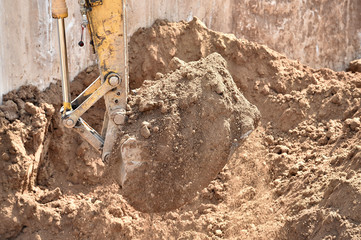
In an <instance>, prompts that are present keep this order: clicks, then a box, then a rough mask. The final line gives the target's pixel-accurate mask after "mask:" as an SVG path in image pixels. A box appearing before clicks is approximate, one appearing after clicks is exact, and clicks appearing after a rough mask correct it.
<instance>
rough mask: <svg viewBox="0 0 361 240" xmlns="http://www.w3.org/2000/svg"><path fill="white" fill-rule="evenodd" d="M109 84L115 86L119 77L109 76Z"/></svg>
mask: <svg viewBox="0 0 361 240" xmlns="http://www.w3.org/2000/svg"><path fill="white" fill-rule="evenodd" d="M109 84H110V85H112V86H116V85H118V84H119V77H118V76H111V77H110V78H109Z"/></svg>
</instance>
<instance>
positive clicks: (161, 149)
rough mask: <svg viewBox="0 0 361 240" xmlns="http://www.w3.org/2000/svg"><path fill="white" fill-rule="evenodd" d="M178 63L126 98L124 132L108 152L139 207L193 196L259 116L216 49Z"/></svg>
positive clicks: (161, 207) (154, 207)
mask: <svg viewBox="0 0 361 240" xmlns="http://www.w3.org/2000/svg"><path fill="white" fill-rule="evenodd" d="M172 61H173V62H175V61H177V59H173V60H172ZM177 63H178V64H177V66H178V67H179V69H174V70H175V71H174V72H172V73H171V74H168V75H166V76H164V77H162V78H161V79H159V80H158V81H148V82H145V83H143V85H142V86H141V88H140V89H137V90H135V91H136V94H134V95H132V96H131V97H130V98H129V104H128V105H129V110H128V112H127V115H129V120H128V121H127V122H126V124H125V127H124V134H125V135H124V136H123V137H121V138H120V139H118V142H119V144H118V146H117V147H116V152H115V153H113V154H112V157H114V159H115V161H117V160H118V162H119V163H120V162H121V167H114V168H115V169H121V173H120V178H121V179H119V180H120V181H121V185H122V187H123V194H124V196H126V197H127V199H128V200H129V202H130V203H131V205H132V206H133V207H135V208H136V209H137V210H140V211H145V212H162V211H163V212H164V211H169V210H174V209H176V208H179V207H180V206H182V205H184V204H185V203H186V202H188V201H190V200H191V199H193V198H194V197H195V196H196V194H197V191H201V190H202V189H203V188H204V187H206V186H207V185H208V184H209V183H210V182H211V181H212V180H213V179H214V178H215V177H216V176H217V174H218V173H219V172H220V171H221V170H222V168H223V167H224V165H225V164H226V163H227V161H228V160H229V159H230V157H231V156H232V154H233V153H234V151H235V150H236V149H237V148H238V146H239V145H240V144H241V143H242V142H243V141H244V139H246V138H247V136H249V134H251V132H252V131H253V130H254V128H255V127H257V124H258V121H259V118H260V116H259V112H258V110H257V108H256V107H255V106H253V105H251V104H250V103H249V102H248V101H247V100H246V99H245V98H244V97H243V95H242V94H241V93H240V92H239V90H238V88H237V86H236V85H235V83H234V82H233V80H232V77H231V75H230V74H229V72H228V71H227V69H226V62H225V60H224V59H223V58H222V57H221V56H220V55H219V54H217V53H213V54H211V55H209V56H208V57H206V58H204V59H202V60H200V61H197V62H191V63H187V64H184V63H182V62H181V61H179V60H178V61H177ZM135 91H134V92H135ZM134 92H133V93H134ZM119 159H122V161H119ZM118 172H119V171H118ZM118 175H119V173H118Z"/></svg>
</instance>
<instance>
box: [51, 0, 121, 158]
mask: <svg viewBox="0 0 361 240" xmlns="http://www.w3.org/2000/svg"><path fill="white" fill-rule="evenodd" d="M79 4H80V8H81V13H82V15H83V23H82V27H87V28H88V29H89V31H90V33H91V37H92V42H93V44H94V48H95V51H96V53H97V56H98V63H99V69H100V77H99V78H98V79H96V80H95V81H94V82H93V84H91V85H90V86H89V87H88V88H87V89H86V90H85V91H84V92H83V93H81V94H80V95H79V96H78V97H77V98H76V99H75V100H73V101H71V100H70V87H69V86H70V84H69V78H68V63H67V52H66V39H65V27H64V18H66V17H67V16H68V9H67V5H66V2H65V0H53V2H52V16H53V18H56V19H57V21H58V33H59V48H60V57H61V69H62V88H63V109H62V111H63V114H62V122H63V124H64V126H66V127H68V128H74V129H75V130H76V131H77V132H79V134H80V135H81V136H82V137H83V138H85V140H87V141H88V142H89V143H90V144H91V145H92V146H93V147H95V148H96V149H97V150H99V151H100V152H102V158H103V160H106V158H107V156H108V155H109V153H110V152H111V150H112V148H113V146H114V142H115V140H116V137H117V135H118V134H117V132H119V131H120V130H121V126H122V124H123V123H124V119H125V113H126V105H127V93H128V61H127V34H126V22H125V20H126V15H125V14H126V12H125V9H126V8H125V0H106V1H103V0H79ZM102 97H104V99H105V104H106V114H105V120H104V123H103V130H102V134H99V133H97V132H96V131H95V130H94V129H92V128H91V127H90V126H89V125H88V124H87V123H86V122H85V121H84V120H83V119H82V118H81V116H82V115H83V114H84V113H85V112H86V111H87V110H88V109H89V108H90V107H91V106H93V105H94V104H95V102H97V101H98V100H99V99H100V98H102Z"/></svg>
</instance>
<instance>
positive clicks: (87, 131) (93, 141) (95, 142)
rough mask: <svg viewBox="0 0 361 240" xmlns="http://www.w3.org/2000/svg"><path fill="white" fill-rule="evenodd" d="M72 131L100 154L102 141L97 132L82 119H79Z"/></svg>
mask: <svg viewBox="0 0 361 240" xmlns="http://www.w3.org/2000/svg"><path fill="white" fill-rule="evenodd" d="M74 129H75V130H76V131H77V132H78V133H79V135H80V136H81V137H82V138H84V139H85V140H86V141H87V142H88V143H89V144H90V145H92V146H93V147H94V148H95V149H96V150H98V152H100V153H101V151H102V149H103V146H104V139H103V138H102V136H100V135H99V134H98V133H97V131H95V130H94V129H93V128H92V127H90V126H89V125H88V123H86V122H85V121H84V120H83V119H82V118H79V120H78V123H77V125H76V126H75V127H74Z"/></svg>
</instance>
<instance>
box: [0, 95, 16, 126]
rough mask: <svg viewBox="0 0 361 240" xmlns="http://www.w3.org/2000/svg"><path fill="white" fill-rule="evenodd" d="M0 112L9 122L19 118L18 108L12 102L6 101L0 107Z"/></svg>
mask: <svg viewBox="0 0 361 240" xmlns="http://www.w3.org/2000/svg"><path fill="white" fill-rule="evenodd" d="M0 110H1V111H3V112H4V115H5V118H7V119H8V120H9V121H13V120H15V119H17V118H19V114H18V106H17V105H16V103H15V102H14V101H12V100H8V101H6V102H5V103H4V105H2V106H0Z"/></svg>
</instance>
